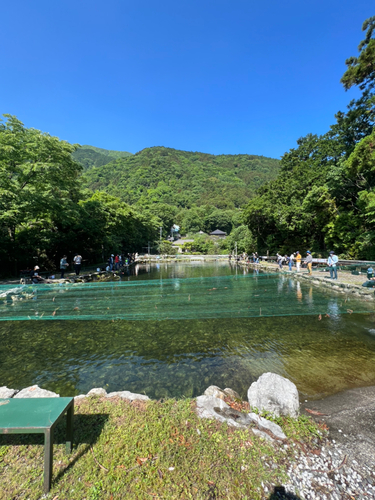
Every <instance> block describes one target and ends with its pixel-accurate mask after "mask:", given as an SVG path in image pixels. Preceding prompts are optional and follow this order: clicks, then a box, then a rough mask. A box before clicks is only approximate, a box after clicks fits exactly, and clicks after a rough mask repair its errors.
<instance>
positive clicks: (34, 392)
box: [14, 385, 60, 399]
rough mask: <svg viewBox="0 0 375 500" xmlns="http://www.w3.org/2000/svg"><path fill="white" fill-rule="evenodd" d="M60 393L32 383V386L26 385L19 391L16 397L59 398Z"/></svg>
mask: <svg viewBox="0 0 375 500" xmlns="http://www.w3.org/2000/svg"><path fill="white" fill-rule="evenodd" d="M59 397H60V395H59V394H56V393H55V392H52V391H47V390H45V389H41V388H40V387H39V386H37V385H32V386H31V387H26V388H25V389H22V391H20V392H18V393H17V394H16V395H15V396H14V398H15V399H16V398H59Z"/></svg>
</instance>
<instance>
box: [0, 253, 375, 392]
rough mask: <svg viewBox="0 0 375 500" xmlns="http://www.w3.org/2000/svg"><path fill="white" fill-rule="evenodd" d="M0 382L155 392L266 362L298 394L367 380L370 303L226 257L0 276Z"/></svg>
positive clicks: (220, 380) (372, 371)
mask: <svg viewBox="0 0 375 500" xmlns="http://www.w3.org/2000/svg"><path fill="white" fill-rule="evenodd" d="M0 297H1V300H0V386H1V385H6V386H8V387H11V388H15V389H22V388H24V387H27V386H30V385H33V384H38V385H39V386H40V387H42V388H44V389H49V390H52V391H55V392H57V393H59V394H60V395H61V396H74V395H77V394H81V393H87V392H88V391H89V390H90V389H92V388H93V387H103V388H104V389H106V390H107V392H110V391H118V390H129V391H131V392H137V393H143V394H147V395H148V396H150V397H151V398H166V397H195V396H198V395H200V394H202V393H203V392H204V390H205V389H206V388H207V387H208V386H209V385H217V386H219V387H221V388H225V387H231V388H232V389H234V390H236V391H237V392H238V393H239V394H240V395H241V396H242V397H246V392H247V389H248V387H249V385H250V384H251V383H252V382H253V381H254V380H256V379H257V378H258V377H259V376H260V375H261V374H262V373H264V372H268V371H271V372H275V373H278V374H280V375H282V376H284V377H287V378H289V379H290V380H292V381H293V382H294V383H295V384H296V385H297V388H298V389H299V391H300V393H301V395H302V396H303V397H304V398H306V399H318V398H321V397H324V396H326V395H328V394H333V393H336V392H339V391H341V390H344V389H348V388H352V387H360V386H366V385H375V314H374V303H373V302H372V301H365V300H362V299H360V298H358V297H356V298H355V297H354V298H353V296H351V294H349V293H348V295H345V294H338V293H337V294H336V293H333V292H331V291H327V290H326V289H319V288H317V287H316V286H312V285H310V284H309V282H308V280H301V281H298V280H297V279H294V278H291V277H288V276H287V275H286V274H281V275H280V274H278V273H265V272H261V271H256V270H253V269H247V268H242V267H239V266H237V265H234V264H232V265H230V264H229V263H227V262H214V263H207V262H197V263H189V264H184V263H181V264H180V263H160V264H144V265H139V264H137V265H136V266H133V267H132V268H130V269H129V270H128V271H127V272H126V273H125V274H124V275H123V276H122V277H121V280H119V281H113V282H105V283H100V282H92V283H76V284H50V285H47V284H38V285H19V286H16V287H15V286H14V285H13V286H10V285H2V286H0Z"/></svg>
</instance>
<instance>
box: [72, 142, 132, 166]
mask: <svg viewBox="0 0 375 500" xmlns="http://www.w3.org/2000/svg"><path fill="white" fill-rule="evenodd" d="M127 156H132V153H128V152H126V151H111V150H110V149H102V148H96V147H95V146H87V145H86V146H82V147H80V148H78V149H77V151H74V153H73V158H74V159H75V160H76V161H77V162H78V163H80V164H81V165H82V166H83V168H84V169H85V170H87V169H89V168H91V167H101V166H103V165H106V164H107V163H109V162H111V161H113V160H115V159H117V158H125V157H127Z"/></svg>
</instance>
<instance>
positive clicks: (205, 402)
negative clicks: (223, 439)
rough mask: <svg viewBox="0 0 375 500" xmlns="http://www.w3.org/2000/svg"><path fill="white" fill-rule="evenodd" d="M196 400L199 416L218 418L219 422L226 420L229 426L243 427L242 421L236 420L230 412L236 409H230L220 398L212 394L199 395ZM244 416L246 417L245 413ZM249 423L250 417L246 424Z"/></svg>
mask: <svg viewBox="0 0 375 500" xmlns="http://www.w3.org/2000/svg"><path fill="white" fill-rule="evenodd" d="M196 401H197V415H198V417H199V418H208V419H215V420H218V421H219V422H227V423H228V425H230V426H231V427H244V424H243V423H238V422H236V419H235V418H234V413H233V414H232V411H233V412H236V410H232V409H231V408H230V406H229V405H227V404H226V403H225V402H224V401H223V400H222V399H219V398H215V397H213V396H199V397H197V400H196ZM236 413H239V412H236ZM244 418H245V419H246V415H245V417H244ZM250 423H251V422H250V419H248V424H247V425H249V424H250Z"/></svg>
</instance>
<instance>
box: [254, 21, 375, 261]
mask: <svg viewBox="0 0 375 500" xmlns="http://www.w3.org/2000/svg"><path fill="white" fill-rule="evenodd" d="M363 30H364V31H366V36H365V39H364V40H363V41H362V42H361V43H360V45H359V47H358V49H359V56H358V57H351V58H349V59H348V60H347V61H346V64H347V67H348V69H347V71H346V72H345V74H344V75H343V77H342V79H341V82H342V84H343V85H344V88H345V89H347V90H348V89H350V88H351V87H352V86H358V87H359V89H360V90H361V91H362V95H361V97H360V98H359V99H357V100H353V101H351V102H350V104H349V106H348V109H347V111H346V112H345V113H343V112H338V113H337V114H336V116H335V118H336V122H335V123H334V124H333V125H332V126H331V127H330V129H329V130H328V131H327V133H326V134H324V135H322V136H317V135H313V134H308V135H307V136H306V137H302V138H300V139H298V141H297V147H296V148H295V149H291V150H290V151H289V152H288V153H286V154H285V155H284V156H283V157H282V159H281V171H280V174H279V176H278V177H277V179H275V180H274V181H271V182H270V183H267V184H265V185H264V186H262V187H261V188H260V189H259V191H258V194H257V196H256V197H254V198H253V199H252V200H251V201H250V203H249V205H248V207H247V209H246V211H245V220H246V222H247V224H248V225H249V227H250V229H251V231H252V232H253V234H254V236H255V237H256V239H257V246H258V250H259V251H260V252H263V251H265V250H270V251H271V252H272V253H274V252H276V251H281V252H289V253H290V252H291V251H295V250H300V251H306V250H307V249H311V250H312V251H314V252H316V253H317V254H319V253H325V254H326V252H327V250H335V251H336V252H337V253H339V254H340V255H341V256H342V257H348V258H353V257H354V258H363V259H375V246H374V244H375V191H374V189H375V131H374V124H375V39H374V33H375V16H374V17H372V18H370V19H368V20H367V21H365V23H364V25H363Z"/></svg>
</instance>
